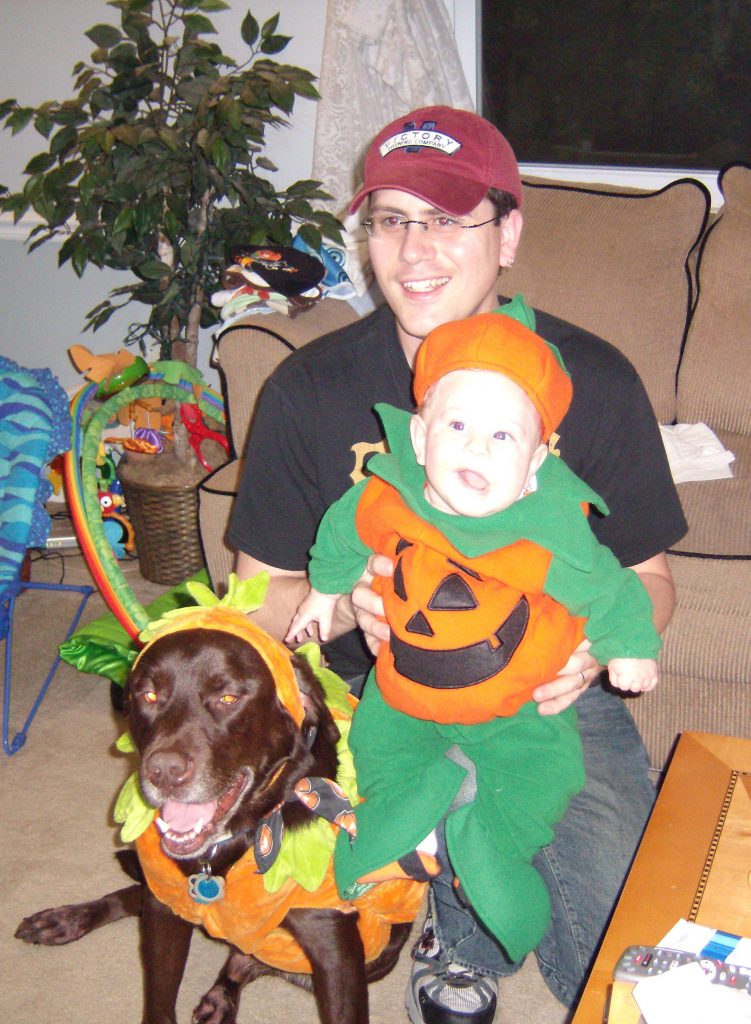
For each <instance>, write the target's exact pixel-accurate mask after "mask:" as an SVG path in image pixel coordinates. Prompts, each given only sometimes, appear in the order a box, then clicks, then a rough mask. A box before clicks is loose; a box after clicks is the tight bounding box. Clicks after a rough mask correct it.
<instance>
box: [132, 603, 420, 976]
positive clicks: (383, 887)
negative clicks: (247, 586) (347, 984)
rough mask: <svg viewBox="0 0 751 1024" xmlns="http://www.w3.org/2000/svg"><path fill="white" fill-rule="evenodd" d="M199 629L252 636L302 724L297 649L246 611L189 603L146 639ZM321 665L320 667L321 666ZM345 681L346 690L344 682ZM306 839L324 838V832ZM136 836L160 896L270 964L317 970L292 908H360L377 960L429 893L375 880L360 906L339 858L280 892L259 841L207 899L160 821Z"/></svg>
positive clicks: (346, 715) (347, 715)
mask: <svg viewBox="0 0 751 1024" xmlns="http://www.w3.org/2000/svg"><path fill="white" fill-rule="evenodd" d="M197 628H206V629H219V630H223V631H226V632H229V633H232V634H233V635H236V636H240V637H241V638H243V639H245V640H247V641H248V642H249V643H252V645H253V647H254V648H255V649H256V650H257V651H258V653H259V654H260V655H261V657H262V658H263V660H264V661H265V663H266V665H267V666H268V668H269V670H270V672H271V674H272V676H273V677H274V681H275V683H276V688H277V694H278V696H279V700H280V701H281V703H282V704H283V705H284V707H285V708H286V709H287V710H288V711H289V713H290V715H291V717H292V718H293V720H294V721H295V723H296V724H297V725H298V726H299V725H301V723H302V720H303V717H304V711H303V705H302V700H301V696H300V691H299V688H298V685H297V681H296V679H295V674H294V671H293V669H292V665H291V662H290V652H289V651H288V650H287V649H286V648H285V647H283V646H282V644H280V643H278V642H277V641H276V640H274V639H272V637H270V636H269V635H268V634H267V633H265V632H264V631H263V630H262V629H260V628H259V627H258V626H256V625H255V623H254V622H252V621H251V620H250V619H248V618H247V616H246V615H244V614H243V613H242V612H240V611H238V610H236V609H234V608H231V607H222V606H220V605H214V606H213V607H203V608H189V609H181V610H179V611H177V612H173V613H169V614H168V616H166V617H165V619H164V620H162V621H161V622H160V623H157V624H156V625H155V626H154V627H153V628H151V629H149V630H148V631H146V633H145V634H142V638H146V639H148V641H149V644H148V645H147V646H149V645H150V644H151V643H153V642H154V641H155V640H156V639H159V638H160V637H162V636H165V635H166V634H168V633H174V632H178V631H181V630H186V629H197ZM144 650H146V648H144ZM142 653H143V652H142ZM139 657H140V655H139ZM313 670H314V672H316V667H315V665H313ZM316 674H318V673H317V672H316ZM319 678H320V676H319ZM340 685H341V687H342V689H344V684H340ZM344 703H345V704H348V705H349V707H350V709H351V708H352V707H354V705H355V704H356V701H355V700H354V698H351V697H347V698H346V699H345V701H344ZM341 704H342V702H338V703H337V706H333V704H329V709H330V711H331V714H332V716H333V718H334V720H335V721H336V722H337V723H338V724H339V723H340V724H339V728H340V732H342V734H343V735H346V729H347V727H348V726H349V720H350V719H351V715H352V712H351V710H349V711H346V710H344V709H343V707H342V706H341ZM118 820H123V819H122V818H120V819H118ZM326 827H327V828H330V829H331V830H332V832H333V833H338V832H339V829H338V828H337V827H336V826H335V825H328V824H327V825H326ZM285 838H286V837H285ZM305 841H306V842H316V839H315V838H310V839H306V840H305ZM284 842H285V840H283V841H282V843H284ZM135 843H136V850H137V852H138V858H139V861H140V863H141V867H142V869H143V872H144V875H145V876H146V881H147V883H148V885H149V888H150V889H151V891H152V892H153V894H154V895H155V896H156V898H157V899H158V900H160V901H161V902H162V903H164V904H165V905H166V906H168V907H169V908H170V909H171V910H172V911H173V912H174V913H175V914H178V915H179V916H180V917H183V918H185V920H187V921H191V922H192V923H193V924H196V925H202V926H203V927H204V928H205V929H206V931H207V932H208V933H209V934H210V935H213V936H215V937H216V938H220V939H224V940H225V941H227V942H230V943H231V944H232V945H234V946H237V948H238V949H241V950H242V951H243V952H244V953H252V954H253V955H254V956H256V957H258V959H259V960H262V961H263V962H264V963H267V964H270V965H271V966H272V967H276V968H278V969H279V970H283V971H294V972H301V973H310V972H311V969H312V968H311V965H310V962H309V961H308V958H307V956H306V955H305V953H304V952H303V950H302V948H301V947H300V945H299V944H298V943H297V941H296V940H295V939H294V938H293V937H292V936H291V935H290V934H289V932H287V931H285V930H284V929H283V928H281V927H280V925H281V922H282V920H283V919H284V917H285V915H286V914H287V912H288V911H289V910H292V909H301V908H327V909H335V910H339V911H341V912H342V913H355V912H357V913H358V914H359V916H358V921H357V924H358V929H359V932H360V936H361V938H362V942H363V947H364V950H365V959H366V962H370V961H371V960H374V959H376V957H378V955H379V954H380V953H381V952H382V950H383V949H384V947H385V946H386V943H387V941H388V939H389V935H390V932H391V925H392V924H401V923H409V922H411V921H413V920H414V919H415V917H416V916H417V913H418V912H419V909H420V906H421V904H422V901H423V898H424V894H425V886H424V885H422V884H420V883H417V882H413V881H399V880H394V881H388V882H383V883H381V884H379V885H378V886H375V887H373V888H372V889H370V890H369V891H368V892H366V893H365V894H364V895H363V896H362V898H361V899H359V900H358V901H357V904H356V905H355V904H353V903H352V902H351V901H349V900H345V899H342V898H341V897H340V896H339V894H338V892H337V889H336V884H335V882H334V874H333V864H332V859H331V857H329V861H328V865H327V867H326V871H325V875H324V877H323V880H322V882H321V884H320V885H319V886H318V887H317V888H316V889H315V890H314V891H310V890H309V889H308V888H306V887H305V886H304V885H302V884H300V883H299V882H298V881H296V880H295V879H294V878H287V879H286V880H285V881H284V882H283V883H282V884H281V886H280V887H279V888H277V889H276V890H275V891H273V892H272V891H268V888H267V885H266V884H265V879H266V876H265V875H264V874H261V873H260V872H259V870H258V867H257V865H256V861H255V858H254V854H253V848H252V847H251V848H250V849H249V850H248V852H247V853H246V854H245V855H244V856H243V857H242V858H241V859H240V860H239V861H237V862H236V863H235V864H234V865H233V866H232V867H231V868H229V870H228V871H227V873H226V876H225V888H224V896H223V897H222V898H221V899H218V900H216V901H215V902H210V903H201V902H196V901H195V900H194V899H193V898H192V896H191V895H190V891H189V880H188V879H187V878H186V876H185V875H184V874H183V872H182V871H181V870H180V868H179V867H178V865H177V864H176V863H175V861H174V860H172V858H170V857H168V856H167V855H166V854H165V853H164V852H163V851H162V848H161V836H160V833H159V831H158V829H157V827H156V825H155V824H154V822H151V823H150V824H149V825H148V827H147V828H146V830H145V831H143V832H142V833H141V834H140V835H139V836H138V837H137V838H136V840H135Z"/></svg>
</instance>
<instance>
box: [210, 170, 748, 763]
mask: <svg viewBox="0 0 751 1024" xmlns="http://www.w3.org/2000/svg"><path fill="white" fill-rule="evenodd" d="M721 187H722V191H723V196H724V205H723V206H722V208H721V209H720V210H719V211H717V212H715V213H711V212H710V203H709V194H708V193H707V191H706V189H704V188H703V186H702V185H700V184H699V183H698V182H696V181H693V180H690V179H683V180H681V181H677V182H674V183H672V184H671V185H669V186H668V187H667V188H665V189H662V190H661V191H659V192H652V193H649V192H638V191H621V192H617V193H616V192H613V191H609V190H607V189H605V188H600V187H586V186H576V185H570V184H564V183H551V182H543V181H528V182H525V186H524V189H525V194H524V207H523V212H524V217H525V228H524V233H523V236H522V243H521V246H520V250H519V253H518V256H517V260H516V264H515V266H514V269H513V270H512V271H509V272H504V274H503V277H502V279H501V282H500V287H499V290H500V291H502V292H503V293H504V294H507V295H510V294H513V293H514V292H517V291H520V292H522V293H523V294H524V295H525V297H526V298H527V300H528V301H529V302H530V303H532V305H534V306H536V307H538V308H541V309H545V310H547V311H549V312H551V313H554V314H556V315H558V316H561V317H563V318H565V319H567V320H570V321H572V322H574V323H577V324H580V325H581V326H583V327H586V328H588V329H589V330H592V331H594V332H596V333H597V334H600V335H601V336H602V337H604V338H606V339H608V340H609V341H611V342H612V343H613V344H615V345H617V346H618V347H619V348H620V349H622V351H623V352H625V353H626V355H627V356H628V357H629V358H630V359H631V360H632V362H633V363H634V364H635V366H636V367H637V369H638V370H639V372H640V374H641V376H642V378H643V380H644V382H645V384H646V387H647V391H648V392H649V395H650V398H651V401H652V403H653V406H654V408H655V411H656V413H657V416H658V418H659V420H660V421H661V422H662V423H666V424H668V423H673V422H679V423H696V422H704V423H706V424H707V425H708V426H710V427H711V428H712V429H713V430H714V431H715V432H716V433H717V434H718V436H719V437H720V439H721V441H722V442H723V443H724V445H725V447H727V448H728V449H730V450H731V451H732V452H734V453H735V456H736V459H735V462H734V464H733V473H734V476H733V479H731V480H718V481H711V482H701V483H685V484H681V485H679V492H680V496H681V499H682V501H683V505H684V509H685V511H686V516H687V519H688V522H689V532H688V534H687V536H686V537H685V538H684V539H683V540H682V541H681V542H680V543H679V544H678V545H677V546H676V548H675V549H674V550H673V551H671V552H670V553H669V558H670V565H671V569H672V571H673V573H674V576H675V580H676V583H677V588H678V606H677V610H676V613H675V616H674V618H673V621H672V623H671V624H670V626H669V628H668V631H667V633H666V636H665V647H664V651H663V654H662V662H661V664H662V675H663V678H662V681H661V683H660V686H659V687H658V688H657V690H656V691H655V692H654V693H652V694H649V695H646V696H644V697H639V698H634V699H631V700H630V701H629V707H630V709H631V710H632V712H633V714H634V717H635V719H636V721H637V723H638V725H639V728H640V730H641V732H642V735H643V736H644V739H645V742H646V744H647V749H648V751H649V754H650V759H651V762H652V764H653V766H654V767H657V768H659V767H662V766H663V765H664V763H665V761H666V759H667V757H668V755H669V752H670V750H671V748H672V746H673V744H674V742H675V739H676V737H677V735H678V734H679V733H680V732H681V731H683V730H685V729H698V730H705V731H710V732H722V733H729V734H732V735H751V701H749V700H748V693H749V689H748V688H749V685H750V684H751V500H750V499H751V483H750V479H751V365H750V360H749V351H750V349H751V167H749V166H747V165H744V164H734V165H732V166H730V167H728V168H726V169H725V171H724V172H723V174H722V176H721ZM354 317H355V314H354V313H353V311H352V310H351V309H350V307H349V306H348V305H347V304H346V303H343V302H339V301H336V300H326V301H324V302H323V303H321V304H319V306H318V307H317V308H315V309H314V310H312V311H311V312H309V313H305V314H302V315H300V316H298V317H297V318H296V319H294V320H289V319H287V318H285V317H282V316H277V315H269V316H263V317H250V318H248V320H247V322H246V323H244V324H242V325H238V326H235V327H234V328H232V329H230V330H228V331H227V332H225V334H224V335H223V336H222V337H221V339H220V342H219V345H218V361H219V365H220V369H221V373H222V375H223V378H224V383H225V386H226V396H227V401H228V408H229V417H230V430H231V435H232V442H233V446H234V451H235V452H236V453H242V451H243V449H244V445H245V439H246V436H247V431H248V426H249V423H250V419H251V416H252V409H253V405H254V403H255V399H256V397H257V393H258V391H259V388H260V386H261V384H262V382H263V380H264V379H265V378H266V376H267V375H268V373H269V372H270V371H271V370H272V369H273V367H274V366H275V365H276V364H277V363H278V362H280V361H281V359H283V358H284V356H285V355H286V354H287V353H288V351H289V350H290V349H291V348H297V347H299V346H300V345H302V344H305V343H306V342H307V341H309V340H311V338H313V337H317V336H318V335H319V334H321V333H324V332H326V331H329V330H332V329H335V328H336V327H338V326H342V325H343V324H344V323H346V322H349V321H350V320H352V319H354ZM239 466H240V461H239V459H233V460H232V461H231V462H230V463H229V464H228V465H227V466H224V467H222V468H221V469H219V470H218V471H216V472H215V473H214V474H213V475H212V476H210V477H209V478H208V479H207V480H206V481H205V482H204V484H203V485H202V488H201V494H200V520H201V531H202V539H203V544H204V550H205V554H206V560H207V565H208V568H209V571H210V573H211V576H212V579H213V580H214V583H215V585H217V586H219V587H221V585H222V582H223V580H225V579H226V576H227V573H228V571H229V569H230V568H231V564H232V553H231V552H230V551H229V550H228V549H227V548H226V546H225V545H224V540H223V536H224V530H225V527H226V523H227V518H228V515H229V509H230V506H231V502H232V497H233V495H234V493H235V488H236V482H237V475H238V471H239Z"/></svg>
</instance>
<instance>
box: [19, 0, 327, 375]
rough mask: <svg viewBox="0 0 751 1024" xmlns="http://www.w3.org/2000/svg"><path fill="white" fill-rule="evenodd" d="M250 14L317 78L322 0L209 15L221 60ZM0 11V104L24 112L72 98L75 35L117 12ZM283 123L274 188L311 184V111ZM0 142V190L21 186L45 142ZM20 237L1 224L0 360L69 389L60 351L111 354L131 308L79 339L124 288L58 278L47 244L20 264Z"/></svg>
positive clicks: (104, 277)
mask: <svg viewBox="0 0 751 1024" xmlns="http://www.w3.org/2000/svg"><path fill="white" fill-rule="evenodd" d="M249 6H250V8H251V10H252V12H253V15H254V17H255V18H257V19H258V20H259V21H261V22H263V21H265V20H266V19H267V18H270V17H271V16H272V15H274V14H276V13H277V12H279V14H280V20H279V28H278V31H279V32H280V33H282V34H284V35H289V36H292V42H291V43H290V44H289V46H288V47H287V49H286V50H284V51H283V56H282V57H281V59H283V60H284V61H286V62H288V63H291V64H297V65H298V66H300V67H303V68H306V69H307V70H308V71H311V72H312V73H313V74H315V75H318V74H319V73H320V69H321V51H322V48H323V35H324V27H325V18H326V0H243V2H240V3H237V4H233V7H232V9H231V10H229V11H224V12H220V13H217V14H215V15H213V18H212V20H213V21H214V24H215V26H216V28H217V30H218V34H217V37H216V41H217V43H218V45H219V46H220V47H221V48H222V49H223V50H224V52H225V53H226V54H227V55H228V56H231V57H237V58H240V57H241V56H242V54H243V50H244V47H245V44H244V43H243V42H242V39H241V37H240V24H241V22H242V19H243V17H244V16H245V13H246V12H247V10H248V7H249ZM0 8H1V10H2V17H1V18H0V97H2V98H6V97H9V96H13V97H15V98H16V99H17V100H18V101H19V102H20V103H22V104H28V105H30V106H34V105H36V104H38V103H40V102H42V101H44V100H47V99H50V98H52V97H55V98H59V99H65V98H67V97H69V96H71V95H73V79H72V76H71V71H72V69H73V66H74V65H75V63H76V62H77V61H79V60H82V59H85V58H86V57H87V56H88V54H89V53H90V51H91V50H92V49H93V45H92V44H91V42H90V40H89V39H88V38H86V36H85V35H84V33H85V32H86V30H87V29H89V28H91V27H92V26H93V25H95V24H97V23H99V22H105V23H109V24H117V22H118V11H117V9H116V8H112V7H108V6H107V4H106V3H105V0H73V2H70V0H2V2H1V3H0ZM291 122H292V128H291V129H289V130H286V129H285V130H281V131H279V132H277V133H272V134H271V135H270V136H269V146H268V154H269V156H270V158H271V159H272V160H273V161H274V162H275V163H276V164H277V166H278V168H279V170H278V172H277V175H276V176H275V177H276V179H277V180H278V182H279V185H280V186H285V185H288V184H290V183H291V182H293V181H296V180H297V179H298V178H307V177H310V168H311V161H312V151H313V135H314V130H315V103H314V102H313V101H311V100H304V99H298V100H297V101H296V103H295V109H294V112H293V116H292V118H291ZM0 143H1V144H0V182H2V183H3V184H4V185H7V186H8V187H9V188H11V189H12V190H13V189H16V188H18V187H19V186H20V184H21V183H22V181H23V177H22V171H23V168H24V166H25V165H26V163H27V161H28V160H29V158H30V157H31V156H33V155H34V154H35V153H38V152H40V151H42V150H43V149H44V148H45V143H44V140H43V139H42V137H41V136H40V135H38V134H37V133H36V132H35V131H34V129H33V127H31V126H30V127H29V128H27V129H26V130H25V131H23V132H21V133H20V134H19V135H16V136H13V137H11V134H10V132H9V131H4V132H3V133H2V134H1V135H0ZM25 236H26V231H21V230H20V229H19V228H17V227H16V228H14V227H12V226H11V225H10V224H8V223H7V222H6V223H4V224H3V225H0V302H1V303H2V324H3V329H2V332H1V333H0V355H4V356H6V357H9V358H11V359H14V360H15V361H16V362H18V363H20V364H21V365H23V366H29V367H42V366H46V367H49V368H50V369H51V370H52V371H53V373H55V374H56V375H57V377H58V378H59V380H60V383H61V384H62V385H63V386H64V387H75V386H76V385H78V384H79V383H80V382H81V379H80V377H79V375H78V373H77V371H76V370H75V369H74V367H73V366H72V365H71V363H70V362H69V360H68V356H67V349H68V347H69V346H70V345H73V344H83V345H86V346H87V347H88V348H90V349H92V350H93V351H95V352H110V351H114V350H115V349H117V348H119V347H120V346H121V342H122V338H123V336H124V334H125V332H126V330H127V327H128V324H129V323H130V322H131V321H132V320H133V319H135V317H134V315H133V313H134V310H135V309H136V307H135V306H134V307H131V309H130V311H129V310H128V308H126V309H125V310H123V311H121V312H120V313H118V314H117V315H116V316H114V317H113V318H112V319H111V320H110V321H109V322H108V323H107V324H106V325H105V326H104V327H103V328H102V329H101V330H100V331H98V332H97V333H96V334H92V333H91V332H87V333H86V334H83V332H82V328H83V324H84V319H85V314H86V313H87V312H88V311H89V310H90V309H91V308H92V307H93V306H95V305H96V304H97V303H98V302H99V301H101V300H102V299H103V298H104V297H105V296H106V294H107V292H108V291H109V290H110V289H111V288H114V287H117V286H119V285H122V284H123V283H124V282H123V279H122V275H120V274H118V273H117V272H116V271H109V270H107V271H98V270H96V268H88V269H87V270H86V272H85V274H84V276H83V278H81V279H80V280H79V279H78V278H77V277H76V275H75V273H74V272H73V270H72V268H71V267H70V265H69V264H66V265H65V267H63V268H62V269H61V270H58V268H57V262H56V261H57V245H56V243H54V242H49V243H47V244H46V245H44V246H42V247H41V248H40V249H38V250H37V251H36V252H34V253H32V254H31V255H28V254H27V252H26V246H25V245H24V243H23V239H24V238H25ZM209 350H210V339H209V338H208V337H204V338H203V339H202V342H201V346H200V352H199V365H201V368H202V369H203V370H204V373H205V374H206V377H207V379H208V380H209V383H212V384H214V385H216V383H217V381H216V375H215V374H214V372H213V371H209V370H208V365H207V361H208V356H209Z"/></svg>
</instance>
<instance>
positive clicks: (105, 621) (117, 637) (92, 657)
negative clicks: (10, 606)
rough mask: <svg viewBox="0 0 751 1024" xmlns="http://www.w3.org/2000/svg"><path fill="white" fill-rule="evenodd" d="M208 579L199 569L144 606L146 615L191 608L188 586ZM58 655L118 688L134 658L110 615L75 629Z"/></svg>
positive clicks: (133, 650) (132, 648) (131, 647)
mask: <svg viewBox="0 0 751 1024" xmlns="http://www.w3.org/2000/svg"><path fill="white" fill-rule="evenodd" d="M208 579H209V574H208V573H207V572H206V570H205V569H202V570H201V571H200V572H199V573H196V575H195V576H193V577H192V578H191V580H186V582H185V583H180V584H179V585H178V586H176V587H172V588H171V589H170V590H168V591H166V592H165V593H164V594H162V595H161V597H158V598H157V599H156V600H155V601H152V602H151V603H150V604H148V605H146V609H145V610H146V613H147V615H149V616H150V617H152V618H160V617H161V616H162V615H163V614H164V613H165V612H167V611H169V610H170V609H172V608H184V607H185V606H186V605H190V604H191V603H192V602H191V598H190V594H189V593H188V589H187V586H188V583H191V582H199V583H205V582H207V581H208ZM59 652H60V657H61V658H62V660H63V661H64V662H66V663H67V664H69V665H73V666H74V668H77V669H78V670H79V672H91V673H96V674H97V675H102V676H104V677H105V678H107V679H111V680H112V682H114V683H117V684H118V685H120V686H124V685H125V680H126V678H127V675H128V671H129V668H130V664H131V662H132V661H133V660H134V659H135V657H136V647H135V645H134V643H133V641H132V640H131V638H130V637H129V636H128V634H127V633H126V631H125V630H124V629H123V627H122V626H121V625H120V623H119V622H118V621H117V619H116V618H115V616H114V614H113V613H112V612H109V613H108V614H107V615H102V616H101V617H100V618H98V619H94V620H93V621H92V622H87V623H86V625H85V626H81V628H80V629H77V630H76V632H75V633H74V634H73V636H71V637H70V638H69V639H68V640H66V641H65V643H63V644H61V645H60V647H59Z"/></svg>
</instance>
